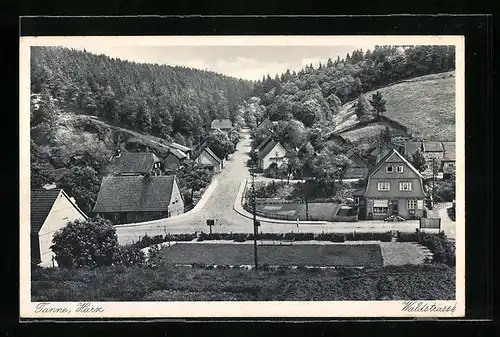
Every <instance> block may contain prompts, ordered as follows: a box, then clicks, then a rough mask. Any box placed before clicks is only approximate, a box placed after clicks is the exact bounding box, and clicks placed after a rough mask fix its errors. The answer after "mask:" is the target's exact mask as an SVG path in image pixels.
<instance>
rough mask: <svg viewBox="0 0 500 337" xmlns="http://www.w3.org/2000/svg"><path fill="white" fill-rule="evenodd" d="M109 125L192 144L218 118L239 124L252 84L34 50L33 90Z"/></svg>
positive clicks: (66, 51)
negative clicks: (242, 104)
mask: <svg viewBox="0 0 500 337" xmlns="http://www.w3.org/2000/svg"><path fill="white" fill-rule="evenodd" d="M45 89H47V91H48V93H49V95H50V96H51V97H52V98H55V99H57V100H58V101H59V102H62V103H65V104H70V105H72V106H73V107H74V108H76V109H81V110H80V111H82V112H85V113H89V114H92V115H96V116H99V117H101V118H103V119H105V120H107V121H109V122H111V123H115V124H119V125H121V126H124V127H127V128H130V129H134V130H137V131H141V132H144V133H149V134H153V135H156V136H159V137H163V138H166V139H170V137H172V138H173V139H175V140H176V141H178V142H179V143H182V144H190V143H192V142H193V141H194V140H196V139H197V137H198V136H200V135H202V134H203V133H204V129H205V128H206V127H207V126H209V125H210V122H211V121H212V119H214V118H230V119H231V120H233V121H234V120H235V119H236V116H235V113H236V107H237V105H238V104H239V103H240V102H241V101H242V100H243V99H245V98H247V97H248V96H249V94H250V92H251V90H252V83H251V82H250V81H245V80H241V79H236V78H231V77H228V76H224V75H221V74H217V73H214V72H209V71H203V70H197V69H191V68H185V67H171V66H166V65H156V64H154V65H153V64H137V63H134V62H129V61H122V60H119V59H114V58H110V57H108V56H105V55H94V54H91V53H88V52H86V51H79V50H72V49H67V48H62V47H32V48H31V91H32V93H34V94H36V93H41V92H43V91H44V90H45Z"/></svg>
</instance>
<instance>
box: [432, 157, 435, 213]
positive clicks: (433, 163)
mask: <svg viewBox="0 0 500 337" xmlns="http://www.w3.org/2000/svg"><path fill="white" fill-rule="evenodd" d="M435 161H436V158H434V157H432V200H431V206H432V207H433V208H434V191H435V182H436V171H435Z"/></svg>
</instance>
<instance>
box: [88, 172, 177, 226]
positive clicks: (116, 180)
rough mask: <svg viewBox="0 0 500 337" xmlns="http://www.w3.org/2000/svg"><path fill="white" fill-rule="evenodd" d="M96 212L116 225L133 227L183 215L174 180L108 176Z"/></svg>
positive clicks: (99, 195)
mask: <svg viewBox="0 0 500 337" xmlns="http://www.w3.org/2000/svg"><path fill="white" fill-rule="evenodd" d="M93 212H94V213H95V214H98V215H100V216H102V217H104V218H106V219H109V220H111V221H113V222H114V223H134V222H143V221H150V220H156V219H161V218H168V217H171V216H175V215H179V214H182V213H184V200H183V198H182V195H181V192H180V190H179V185H178V183H177V179H176V177H175V176H150V175H145V176H142V175H137V176H107V177H104V178H103V179H102V183H101V187H100V189H99V194H98V196H97V201H96V203H95V206H94V209H93Z"/></svg>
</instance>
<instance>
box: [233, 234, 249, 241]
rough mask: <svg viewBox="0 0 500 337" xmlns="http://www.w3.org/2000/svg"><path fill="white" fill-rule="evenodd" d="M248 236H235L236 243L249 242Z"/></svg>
mask: <svg viewBox="0 0 500 337" xmlns="http://www.w3.org/2000/svg"><path fill="white" fill-rule="evenodd" d="M247 236H248V235H247V234H233V240H234V242H245V241H246V240H247Z"/></svg>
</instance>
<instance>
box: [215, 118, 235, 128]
mask: <svg viewBox="0 0 500 337" xmlns="http://www.w3.org/2000/svg"><path fill="white" fill-rule="evenodd" d="M210 127H211V128H212V129H232V128H233V123H231V120H229V119H214V120H213V121H212V124H211V125H210Z"/></svg>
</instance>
